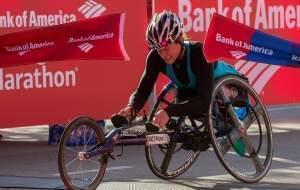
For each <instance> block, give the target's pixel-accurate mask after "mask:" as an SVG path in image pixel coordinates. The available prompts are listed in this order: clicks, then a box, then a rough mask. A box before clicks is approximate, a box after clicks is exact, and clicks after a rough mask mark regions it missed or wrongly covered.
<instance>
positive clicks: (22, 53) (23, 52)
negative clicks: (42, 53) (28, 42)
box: [18, 50, 30, 56]
mask: <svg viewBox="0 0 300 190" xmlns="http://www.w3.org/2000/svg"><path fill="white" fill-rule="evenodd" d="M29 51H30V50H26V51H19V52H18V54H19V55H20V56H23V55H24V54H25V53H27V52H29Z"/></svg>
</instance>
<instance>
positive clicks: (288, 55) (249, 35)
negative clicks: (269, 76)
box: [204, 14, 300, 67]
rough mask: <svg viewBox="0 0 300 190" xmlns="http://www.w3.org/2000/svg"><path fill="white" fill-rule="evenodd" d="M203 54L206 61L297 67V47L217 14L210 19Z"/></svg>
mask: <svg viewBox="0 0 300 190" xmlns="http://www.w3.org/2000/svg"><path fill="white" fill-rule="evenodd" d="M237 34H238V35H237ZM204 54H205V57H206V59H207V60H208V61H209V62H213V61H216V60H218V59H237V60H247V61H256V62H261V63H268V64H272V65H282V66H294V67H299V66H300V59H299V57H300V44H297V43H295V42H291V41H287V40H284V39H282V38H279V37H276V36H273V35H270V34H266V33H264V32H261V31H259V30H256V29H254V28H252V27H249V26H246V25H243V24H241V23H239V22H236V21H233V20H231V19H229V18H227V17H224V16H222V15H220V14H214V16H213V18H212V21H211V23H210V27H209V30H208V32H207V34H206V38H205V40H204Z"/></svg>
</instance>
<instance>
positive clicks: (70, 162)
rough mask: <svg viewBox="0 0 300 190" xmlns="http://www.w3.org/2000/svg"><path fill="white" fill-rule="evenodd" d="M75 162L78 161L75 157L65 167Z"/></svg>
mask: <svg viewBox="0 0 300 190" xmlns="http://www.w3.org/2000/svg"><path fill="white" fill-rule="evenodd" d="M76 160H78V157H76V158H75V159H73V160H71V161H70V162H69V163H67V164H66V167H67V168H68V167H69V166H70V165H71V164H72V163H73V162H75V161H76Z"/></svg>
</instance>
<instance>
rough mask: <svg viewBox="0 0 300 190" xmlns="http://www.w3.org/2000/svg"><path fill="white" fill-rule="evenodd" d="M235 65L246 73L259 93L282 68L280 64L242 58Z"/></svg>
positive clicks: (241, 71)
mask: <svg viewBox="0 0 300 190" xmlns="http://www.w3.org/2000/svg"><path fill="white" fill-rule="evenodd" d="M234 67H235V68H236V69H237V70H238V71H239V72H240V73H243V74H244V75H246V76H247V77H248V79H249V82H250V84H251V85H252V86H253V88H254V89H255V90H256V92H257V93H258V94H260V93H262V91H263V89H264V87H265V86H266V85H267V84H268V82H269V81H270V80H271V79H272V77H273V76H274V74H275V73H276V72H277V71H278V70H279V69H280V66H277V65H269V64H263V63H257V62H253V61H243V60H240V61H238V62H236V64H235V65H234Z"/></svg>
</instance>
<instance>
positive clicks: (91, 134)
mask: <svg viewBox="0 0 300 190" xmlns="http://www.w3.org/2000/svg"><path fill="white" fill-rule="evenodd" d="M92 136H93V133H90V136H89V138H88V141H87V143H86V144H85V145H84V147H83V151H84V152H86V147H87V145H88V144H89V142H90V140H91V137H92Z"/></svg>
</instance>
